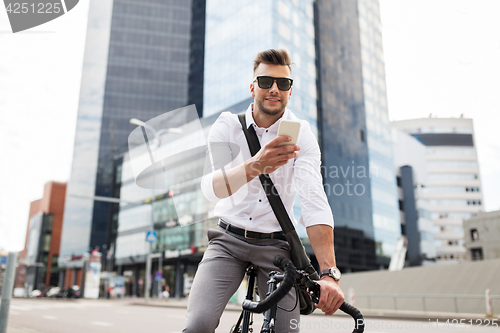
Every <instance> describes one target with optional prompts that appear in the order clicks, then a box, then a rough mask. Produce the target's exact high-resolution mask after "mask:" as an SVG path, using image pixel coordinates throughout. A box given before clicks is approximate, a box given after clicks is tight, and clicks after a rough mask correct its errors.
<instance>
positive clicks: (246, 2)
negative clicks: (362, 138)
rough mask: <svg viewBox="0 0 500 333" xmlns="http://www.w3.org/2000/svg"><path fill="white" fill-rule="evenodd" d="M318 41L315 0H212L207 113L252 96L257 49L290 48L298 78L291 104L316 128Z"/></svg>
mask: <svg viewBox="0 0 500 333" xmlns="http://www.w3.org/2000/svg"><path fill="white" fill-rule="evenodd" d="M314 41H315V38H314V11H313V1H312V0H306V1H298V0H295V1H285V0H272V1H268V0H259V1H250V0H243V1H231V0H208V1H207V8H206V38H205V74H204V88H203V89H204V93H203V104H204V105H203V110H204V111H203V114H204V116H210V115H212V114H214V113H216V112H220V111H222V110H229V109H231V106H233V105H235V104H238V103H239V102H241V101H244V100H248V98H249V97H251V95H250V84H251V83H252V79H253V59H254V58H255V56H256V55H257V53H259V52H260V51H263V50H266V49H270V48H278V49H286V50H287V51H288V53H289V54H290V56H291V58H292V63H293V65H292V66H291V67H292V75H293V79H294V82H293V89H294V90H293V94H292V98H291V100H290V102H289V104H288V107H289V108H290V110H292V112H294V113H295V114H296V115H297V116H298V117H299V118H301V119H305V120H308V121H309V123H310V124H311V128H312V129H313V131H314V133H317V110H316V99H317V96H316V64H315V44H314ZM252 100H253V99H252ZM250 103H251V101H248V103H247V105H246V106H245V108H244V109H243V110H245V109H246V108H247V107H248V104H250Z"/></svg>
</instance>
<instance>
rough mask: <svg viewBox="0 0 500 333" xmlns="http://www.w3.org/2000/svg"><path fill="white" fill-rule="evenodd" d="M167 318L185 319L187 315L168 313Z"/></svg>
mask: <svg viewBox="0 0 500 333" xmlns="http://www.w3.org/2000/svg"><path fill="white" fill-rule="evenodd" d="M167 318H172V319H185V318H186V316H183V315H178V314H168V315H167Z"/></svg>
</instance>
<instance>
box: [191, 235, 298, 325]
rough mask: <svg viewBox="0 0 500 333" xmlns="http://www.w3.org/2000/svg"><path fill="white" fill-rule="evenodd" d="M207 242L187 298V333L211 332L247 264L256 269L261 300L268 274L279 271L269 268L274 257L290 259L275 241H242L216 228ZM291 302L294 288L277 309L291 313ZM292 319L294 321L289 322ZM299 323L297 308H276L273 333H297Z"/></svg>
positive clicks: (287, 250)
mask: <svg viewBox="0 0 500 333" xmlns="http://www.w3.org/2000/svg"><path fill="white" fill-rule="evenodd" d="M208 239H209V243H208V247H207V250H206V251H205V254H204V255H203V259H202V260H201V262H200V264H199V265H198V270H197V271H196V275H195V277H194V281H193V285H192V287H191V292H190V294H189V300H188V308H187V318H186V328H185V329H184V330H183V332H187V333H204V332H206V333H213V332H215V329H216V328H217V326H218V325H219V319H220V317H221V315H222V312H223V311H224V308H225V307H226V304H227V302H228V301H229V299H230V298H231V296H232V295H233V294H234V293H235V292H236V290H237V289H238V287H239V286H240V283H241V281H242V280H243V277H244V275H245V270H246V267H247V265H248V263H252V264H254V265H255V266H257V268H258V275H257V286H258V289H259V294H260V296H261V298H264V297H265V294H266V293H267V289H268V286H267V280H268V278H269V276H268V273H269V272H271V271H278V270H279V269H278V268H277V267H276V266H274V264H273V259H274V256H276V255H278V254H281V255H283V256H286V257H288V258H290V245H288V243H287V242H285V241H282V240H278V239H245V238H244V237H240V236H238V235H234V234H232V233H228V232H227V231H226V230H225V229H223V228H221V227H219V226H218V227H217V228H216V229H210V230H208ZM295 299H296V293H295V288H292V290H291V291H290V292H289V293H288V295H287V296H285V298H283V299H282V300H281V302H280V303H279V306H280V307H281V308H283V309H286V310H291V309H292V308H293V307H294V306H295ZM256 315H258V314H256ZM292 319H295V320H294V321H292V322H291V320H292ZM299 320H300V306H299V305H298V304H297V306H296V307H295V309H294V310H293V311H292V312H286V311H284V310H282V309H279V308H278V312H277V316H276V332H277V333H287V332H298V328H297V329H295V328H296V327H297V326H298V325H297V324H298V323H299ZM291 323H292V324H291ZM290 327H293V328H294V330H292V329H291V328H290ZM254 332H260V327H254Z"/></svg>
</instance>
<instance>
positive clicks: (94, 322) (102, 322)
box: [91, 321, 113, 326]
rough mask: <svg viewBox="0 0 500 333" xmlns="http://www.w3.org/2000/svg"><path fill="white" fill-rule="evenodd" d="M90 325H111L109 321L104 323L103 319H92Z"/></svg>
mask: <svg viewBox="0 0 500 333" xmlns="http://www.w3.org/2000/svg"><path fill="white" fill-rule="evenodd" d="M91 324H92V325H97V326H113V324H111V323H106V322H104V321H93V322H91Z"/></svg>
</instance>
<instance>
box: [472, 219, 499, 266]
mask: <svg viewBox="0 0 500 333" xmlns="http://www.w3.org/2000/svg"><path fill="white" fill-rule="evenodd" d="M464 237H465V248H466V251H467V260H472V261H474V260H488V259H499V258H500V210H497V211H493V212H487V213H478V214H477V215H476V216H474V217H472V218H470V219H467V220H465V221H464Z"/></svg>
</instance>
